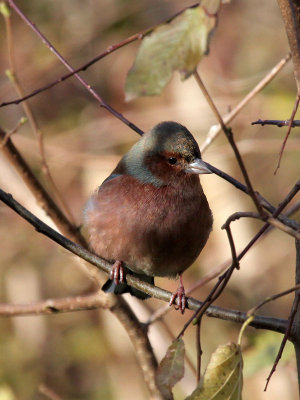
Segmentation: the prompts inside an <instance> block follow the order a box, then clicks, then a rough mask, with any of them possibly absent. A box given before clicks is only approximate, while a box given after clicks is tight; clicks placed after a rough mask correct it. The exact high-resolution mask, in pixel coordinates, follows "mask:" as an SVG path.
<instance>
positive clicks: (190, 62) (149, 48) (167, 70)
mask: <svg viewBox="0 0 300 400" xmlns="http://www.w3.org/2000/svg"><path fill="white" fill-rule="evenodd" d="M219 9H220V0H209V1H208V0H205V1H202V3H201V5H200V6H197V7H192V8H188V9H187V10H185V11H184V12H183V13H181V14H180V15H178V16H177V17H175V18H173V19H172V20H171V21H169V22H166V23H164V24H161V25H159V26H158V27H157V28H155V29H154V30H153V32H152V33H151V35H149V36H146V37H145V38H144V39H143V41H142V44H141V46H140V48H139V50H138V53H137V56H136V59H135V62H134V64H133V66H132V67H131V69H130V70H129V72H128V74H127V78H126V83H125V92H126V101H129V100H132V99H134V98H136V97H138V96H153V95H159V94H161V92H162V90H163V88H164V87H165V86H166V84H167V83H168V82H169V80H170V79H171V76H172V73H173V72H174V71H179V72H180V74H181V77H182V79H186V78H188V77H189V76H190V75H191V74H192V73H193V72H194V71H195V69H196V67H197V64H198V63H199V61H200V60H201V58H202V56H203V55H204V54H207V53H208V44H209V39H210V37H211V33H212V30H213V29H214V27H215V26H216V22H217V13H218V11H219Z"/></svg>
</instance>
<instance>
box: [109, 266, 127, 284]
mask: <svg viewBox="0 0 300 400" xmlns="http://www.w3.org/2000/svg"><path fill="white" fill-rule="evenodd" d="M109 277H110V279H111V280H112V281H114V282H115V284H116V285H118V284H119V283H124V282H125V271H124V268H123V265H122V261H118V260H117V261H116V262H115V263H114V265H113V266H112V267H111V270H110V274H109Z"/></svg>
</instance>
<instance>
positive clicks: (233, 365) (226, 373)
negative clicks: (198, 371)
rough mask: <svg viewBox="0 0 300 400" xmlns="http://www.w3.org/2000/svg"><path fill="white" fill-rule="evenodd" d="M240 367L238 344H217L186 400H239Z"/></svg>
mask: <svg viewBox="0 0 300 400" xmlns="http://www.w3.org/2000/svg"><path fill="white" fill-rule="evenodd" d="M242 368H243V359H242V354H241V350H240V346H238V345H236V344H235V343H229V344H226V345H222V346H219V347H218V348H217V350H216V351H215V352H214V353H213V355H212V357H211V359H210V362H209V364H208V366H207V369H206V371H205V374H204V377H203V380H202V382H200V384H199V386H198V387H197V388H196V389H195V390H194V392H193V393H192V394H191V395H190V396H189V397H187V399H186V400H241V398H242V397H241V393H242V386H243V377H242Z"/></svg>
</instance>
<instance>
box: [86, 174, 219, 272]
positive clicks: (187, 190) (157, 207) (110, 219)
mask: <svg viewBox="0 0 300 400" xmlns="http://www.w3.org/2000/svg"><path fill="white" fill-rule="evenodd" d="M86 223H87V226H88V230H89V234H90V244H91V247H92V249H93V250H94V251H95V252H96V253H97V254H99V255H100V256H102V257H104V258H106V259H108V260H111V261H113V260H116V259H118V260H121V261H123V262H125V263H126V265H127V266H128V268H130V269H131V270H133V271H135V272H138V273H144V274H146V275H156V276H174V275H176V274H177V273H179V272H182V271H184V270H185V269H186V268H188V267H189V266H190V265H191V264H192V263H193V261H194V260H195V259H196V258H197V256H198V255H199V253H200V252H201V250H202V248H203V247H204V245H205V243H206V241H207V239H208V236H209V233H210V231H211V227H212V215H211V211H210V209H209V206H208V202H207V200H206V197H205V195H204V193H203V190H202V187H201V185H200V183H199V178H198V177H197V176H187V178H186V179H184V180H181V181H180V182H178V184H176V185H172V186H171V185H166V186H162V187H155V186H154V185H151V184H143V183H141V182H139V181H138V180H136V179H134V178H133V177H131V176H126V175H123V176H120V177H118V178H115V179H112V180H110V181H108V182H106V183H105V184H104V185H102V186H101V187H100V188H99V191H98V192H97V193H96V194H95V195H94V196H93V197H92V198H91V200H90V204H89V206H88V209H87V211H86Z"/></svg>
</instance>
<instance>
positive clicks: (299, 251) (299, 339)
mask: <svg viewBox="0 0 300 400" xmlns="http://www.w3.org/2000/svg"><path fill="white" fill-rule="evenodd" d="M299 283H300V240H296V285H297V284H299ZM299 297H300V292H299V290H297V291H296V292H295V301H297V299H299ZM292 337H293V344H294V348H295V353H296V362H297V372H298V382H300V307H298V309H297V311H296V314H295V318H294V323H293V327H292ZM299 391H300V385H299Z"/></svg>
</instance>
